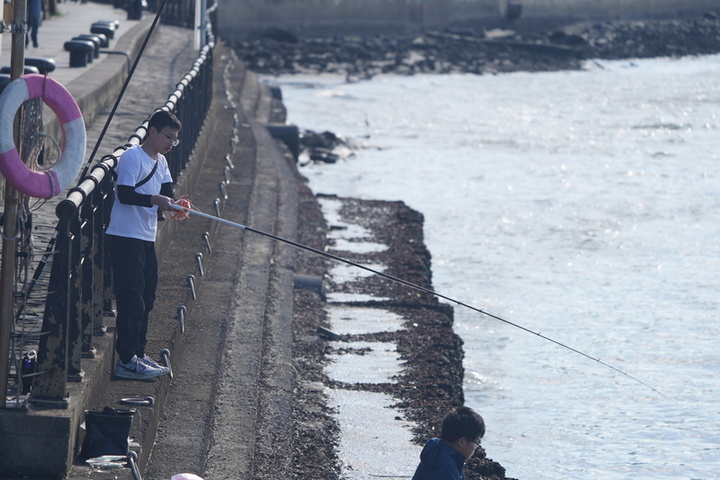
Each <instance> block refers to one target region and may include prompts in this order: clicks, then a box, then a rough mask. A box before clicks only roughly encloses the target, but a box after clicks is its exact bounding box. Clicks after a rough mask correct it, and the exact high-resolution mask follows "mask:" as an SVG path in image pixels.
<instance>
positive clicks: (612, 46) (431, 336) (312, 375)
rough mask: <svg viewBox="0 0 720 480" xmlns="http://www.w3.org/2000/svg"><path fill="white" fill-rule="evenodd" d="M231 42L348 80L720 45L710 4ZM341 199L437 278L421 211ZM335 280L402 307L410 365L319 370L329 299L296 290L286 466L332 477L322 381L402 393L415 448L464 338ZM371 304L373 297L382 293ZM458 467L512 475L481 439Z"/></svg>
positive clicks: (382, 258)
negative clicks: (597, 19) (619, 17)
mask: <svg viewBox="0 0 720 480" xmlns="http://www.w3.org/2000/svg"><path fill="white" fill-rule="evenodd" d="M235 49H236V51H237V52H238V55H239V56H240V57H241V58H242V60H243V61H244V62H245V63H246V64H247V66H248V69H249V70H253V71H255V72H258V73H261V74H264V75H280V74H320V73H332V74H342V75H346V77H347V78H348V81H351V80H356V79H369V78H372V77H373V76H375V75H379V74H416V73H454V72H460V73H473V74H494V73H502V72H511V71H532V72H536V71H551V70H562V69H579V68H582V65H583V63H584V62H585V61H587V60H590V59H628V58H650V57H661V56H685V55H701V54H714V53H717V52H720V20H718V15H717V14H715V13H712V12H708V13H706V14H705V15H704V16H703V17H701V18H695V19H684V20H672V21H670V20H667V21H654V22H624V23H619V22H604V23H593V24H577V25H572V26H568V27H566V28H563V29H556V30H554V31H552V32H542V33H536V34H519V33H517V32H510V31H494V32H481V33H477V32H435V33H427V34H424V35H416V36H412V37H404V38H388V37H379V36H378V37H373V38H332V39H330V38H322V39H320V38H316V39H301V38H298V37H296V36H294V35H292V34H289V33H288V32H281V31H272V32H266V34H265V35H264V36H262V37H260V38H255V39H251V40H247V41H245V42H242V43H241V44H238V45H235ZM301 127H302V126H301ZM301 140H302V143H303V144H302V149H303V153H302V157H301V158H303V159H304V160H305V161H329V162H332V161H335V160H337V159H338V158H339V157H340V156H342V154H339V152H340V151H344V152H347V151H351V150H352V145H351V144H348V143H346V142H345V141H344V139H342V138H340V137H338V136H336V135H335V134H333V133H331V132H324V133H321V134H315V133H314V132H305V133H304V135H303V138H302V139H301ZM299 195H300V198H299V205H300V208H299V216H300V217H299V219H298V220H299V222H298V226H299V232H298V234H299V236H298V241H299V242H300V243H301V244H304V245H308V246H311V247H313V248H316V249H319V250H322V251H326V249H327V248H328V247H329V245H328V244H327V238H328V236H327V233H328V231H329V230H330V229H331V228H332V226H329V225H327V223H326V221H325V219H324V218H323V214H322V211H321V209H320V206H319V203H318V201H317V198H316V197H315V195H314V193H313V192H312V191H310V189H309V188H308V187H307V185H304V186H303V187H302V188H301V192H300V194H299ZM339 200H340V201H341V202H342V204H343V208H342V214H343V215H345V216H347V217H348V218H353V219H354V220H355V221H359V222H360V223H361V224H362V225H363V227H365V228H366V229H367V230H369V231H370V232H371V233H372V236H373V241H376V242H378V243H382V244H386V245H388V246H389V248H388V250H386V251H384V252H380V253H374V254H372V258H371V259H370V260H371V261H372V263H379V264H383V265H386V266H387V271H386V272H387V273H388V274H390V275H393V276H396V277H398V278H401V279H404V280H407V281H409V282H412V283H415V284H418V285H420V286H422V287H425V288H428V289H432V288H433V286H432V271H431V262H430V260H431V256H430V253H429V252H428V251H427V249H426V247H425V245H424V241H423V217H422V214H421V213H419V212H416V211H413V210H412V209H410V208H408V207H407V206H406V205H405V204H403V203H402V202H391V201H387V202H382V201H368V200H359V199H348V198H343V199H339ZM346 258H348V259H349V260H353V261H358V262H361V263H362V262H368V258H367V255H365V257H364V258H362V259H360V258H354V257H353V256H352V254H349V256H348V257H346ZM329 262H330V261H329V260H327V259H325V258H323V257H319V256H312V255H302V256H299V257H298V265H297V271H298V272H303V273H305V274H310V275H316V276H319V277H323V278H326V279H327V278H328V277H327V273H328V269H329V265H328V263H329ZM330 287H331V288H341V289H344V290H343V291H348V293H357V292H364V293H368V292H370V293H375V294H378V295H380V296H382V297H386V298H388V300H387V301H382V302H380V303H382V305H381V306H382V307H383V308H385V309H388V310H391V311H393V312H394V313H397V314H399V315H401V316H402V317H403V318H405V319H406V323H405V326H404V328H403V329H402V330H400V331H398V332H392V333H391V332H384V333H381V334H375V335H380V336H382V337H383V338H382V340H383V341H385V340H387V341H393V342H395V343H396V344H397V345H398V352H399V353H400V355H401V358H402V360H403V362H404V365H405V367H404V368H403V371H402V374H401V375H399V377H398V378H397V381H396V382H395V383H388V384H380V385H377V384H372V385H370V384H355V385H347V384H343V385H337V384H334V383H333V381H332V380H330V379H329V378H328V377H327V375H326V374H325V373H324V366H326V365H327V363H328V361H329V360H328V353H331V352H332V350H333V348H336V347H333V346H331V345H330V342H328V341H327V339H324V338H323V337H322V335H319V334H318V327H328V326H329V323H328V318H327V312H326V309H325V306H326V301H325V299H324V298H323V295H321V294H320V293H318V292H312V291H308V290H296V291H295V295H294V320H295V321H294V338H295V340H294V344H293V348H294V352H293V364H294V366H295V371H296V374H297V377H296V379H297V382H296V386H295V392H294V399H293V416H294V419H293V421H294V439H293V442H292V444H293V452H292V462H291V464H292V472H291V476H293V477H296V478H316V479H335V478H338V477H339V475H340V473H341V471H342V465H341V460H340V459H339V458H338V450H337V448H338V444H339V437H340V434H341V432H340V428H339V426H338V424H337V421H336V420H335V418H334V417H333V411H332V408H331V407H330V406H329V405H328V403H327V398H326V395H325V393H324V392H325V390H326V389H327V388H344V389H358V390H365V391H377V392H381V393H386V394H388V395H392V396H393V397H394V398H396V399H398V403H397V405H395V407H397V408H398V409H399V410H401V411H402V412H403V414H404V416H405V417H406V419H407V420H409V421H412V422H413V423H414V424H415V425H416V429H415V430H414V431H413V435H414V441H415V442H416V443H417V445H418V447H419V446H420V445H422V443H423V442H424V441H425V440H426V439H427V438H429V437H432V436H436V435H437V434H438V424H439V423H438V422H439V420H440V419H441V417H442V415H443V414H444V413H445V412H447V411H448V410H449V409H450V408H452V407H454V406H457V405H462V404H463V403H464V395H463V389H462V386H463V376H464V370H463V365H462V361H463V356H464V352H463V346H462V345H463V343H462V339H461V338H460V337H458V336H457V335H456V334H455V332H454V330H453V308H452V307H451V306H448V305H446V304H442V303H440V302H438V300H437V298H436V297H434V296H432V295H429V294H426V293H423V292H420V291H417V290H413V289H411V288H408V287H407V286H404V285H400V284H397V283H395V282H392V281H390V280H388V279H385V278H382V277H377V276H371V277H364V278H362V279H359V280H357V281H354V282H352V283H351V285H350V286H348V285H347V284H344V285H342V286H341V285H334V284H333V285H330ZM372 303H373V305H374V306H378V302H372ZM364 339H365V340H368V338H364ZM342 340H346V341H353V340H360V339H358V338H341V341H342ZM378 340H379V339H378ZM478 408H480V411H482V409H481V407H478ZM489 428H501V426H492V425H491V426H489ZM490 453H492V452H490ZM465 471H466V475H467V478H468V479H473V480H481V479H486V480H488V479H492V480H500V479H505V478H507V477H505V468H504V467H503V466H501V465H500V464H498V463H497V462H494V461H493V460H491V459H490V458H488V457H487V455H486V452H485V451H484V450H483V449H478V451H477V452H476V454H475V456H474V457H473V458H472V459H471V460H470V461H469V462H468V463H467V465H466V469H465ZM407 474H408V476H410V475H412V472H407Z"/></svg>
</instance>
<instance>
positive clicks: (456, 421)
mask: <svg viewBox="0 0 720 480" xmlns="http://www.w3.org/2000/svg"><path fill="white" fill-rule="evenodd" d="M483 435H485V420H483V418H482V417H481V416H480V414H479V413H477V412H476V411H475V410H473V409H472V408H470V407H457V408H456V409H455V410H453V411H452V412H450V413H448V414H447V415H445V418H444V419H443V422H442V431H441V433H440V438H441V439H443V440H445V441H446V442H448V443H452V442H454V441H456V440H458V439H460V438H467V439H468V440H471V441H473V442H477V441H479V440H480V439H481V438H482V437H483Z"/></svg>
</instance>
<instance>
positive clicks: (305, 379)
mask: <svg viewBox="0 0 720 480" xmlns="http://www.w3.org/2000/svg"><path fill="white" fill-rule="evenodd" d="M332 198H333V199H336V200H338V201H340V202H341V203H342V209H341V211H340V213H341V215H342V216H343V217H345V218H348V219H352V220H353V221H354V222H357V223H359V224H360V225H361V226H362V227H364V228H365V229H366V230H367V231H369V232H370V235H371V238H366V239H365V241H368V242H372V243H379V244H383V245H387V246H388V248H387V250H384V251H382V252H373V253H362V254H361V253H352V252H346V253H343V258H345V259H347V260H350V261H353V262H357V263H360V264H365V265H367V264H373V265H376V264H382V265H384V266H386V267H387V269H386V270H385V273H387V274H388V275H392V276H394V277H398V278H401V279H403V280H406V281H408V282H411V283H414V284H417V285H420V286H421V287H424V288H428V289H432V272H431V262H430V252H429V251H428V250H427V248H426V247H425V244H424V239H423V221H424V220H423V216H422V214H420V213H419V212H416V211H414V210H412V209H410V208H409V207H408V206H406V205H405V204H404V203H403V202H397V201H375V200H359V199H352V198H337V197H332ZM300 205H301V208H300V209H299V211H300V218H299V227H300V231H299V241H300V243H302V244H304V245H308V246H311V247H313V248H316V249H319V250H323V251H326V250H327V248H328V247H331V246H332V245H327V241H326V239H327V232H328V231H329V230H331V229H333V228H336V227H335V226H333V225H327V224H326V221H325V219H324V217H323V213H322V211H321V210H320V206H319V204H318V202H317V199H316V197H315V195H314V194H313V192H311V191H310V190H309V188H307V186H305V187H304V188H303V189H302V191H301V193H300ZM331 262H333V260H328V259H326V258H324V257H320V256H309V255H301V256H299V257H298V263H299V264H298V271H302V272H304V273H307V274H311V275H317V276H321V277H324V278H325V279H326V281H327V278H328V277H327V272H328V269H329V267H330V264H331ZM327 287H328V289H329V290H331V291H333V292H342V293H355V294H365V295H367V294H374V295H377V296H378V297H382V298H385V299H386V300H380V301H368V302H353V305H354V306H366V307H371V308H382V309H384V310H388V311H391V312H393V313H395V314H398V315H400V316H401V317H403V318H404V319H405V323H404V326H403V328H402V329H400V330H398V331H396V332H380V333H370V334H363V335H340V336H339V337H338V338H336V339H335V340H339V342H334V344H335V346H333V345H331V343H330V342H329V341H328V339H327V338H323V336H322V335H320V336H319V335H318V327H323V328H326V329H328V328H329V327H330V325H329V323H328V319H327V311H326V305H327V303H326V300H325V298H324V295H322V294H320V293H318V292H312V291H308V290H299V289H298V290H296V292H295V298H294V319H295V322H294V324H295V331H294V338H295V341H294V344H293V348H294V354H293V360H294V361H293V363H294V365H295V369H296V372H297V374H298V377H297V379H298V381H297V383H296V390H295V395H294V408H293V409H294V422H295V425H296V430H295V438H294V440H295V441H294V442H293V445H294V447H293V462H292V463H293V474H294V475H297V477H298V478H315V479H321V478H324V479H333V478H338V475H339V474H340V472H341V469H342V466H341V460H340V459H339V458H338V452H337V447H338V443H339V435H340V429H339V427H338V425H337V422H336V420H335V419H334V417H333V411H332V407H330V406H328V404H327V398H326V395H325V393H324V391H325V390H326V389H338V388H339V389H345V390H359V391H367V392H375V393H385V394H387V395H389V396H392V397H393V398H395V399H396V400H397V404H396V405H394V407H395V408H397V409H398V410H400V411H402V412H403V414H404V416H405V420H408V421H411V422H413V423H414V424H415V425H416V428H415V429H414V430H413V436H414V441H415V442H416V443H417V445H418V452H419V447H420V446H421V445H422V444H423V443H424V442H425V440H427V439H428V438H430V437H433V436H437V435H438V434H439V430H438V428H439V423H438V422H439V421H440V420H441V419H442V417H443V416H444V414H445V413H446V412H447V411H449V410H450V409H451V408H453V407H455V406H458V405H462V404H463V403H464V394H463V377H464V369H463V364H462V362H463V357H464V351H463V342H462V339H461V338H460V337H459V336H458V335H457V334H456V333H455V332H454V330H453V308H452V307H451V306H449V305H445V304H441V303H439V302H438V299H437V298H436V297H435V296H433V295H430V294H427V293H424V292H422V291H418V290H415V289H412V288H409V287H407V286H405V285H401V284H399V283H397V282H394V281H392V280H390V279H387V278H385V277H380V276H375V275H372V276H364V277H361V278H358V279H357V280H354V281H352V282H349V283H343V284H336V283H334V282H333V281H332V279H330V280H329V284H328V285H327ZM353 341H370V342H372V341H382V342H393V343H395V344H396V345H397V351H398V353H399V355H400V357H401V360H402V363H403V365H404V367H403V369H402V373H401V374H400V375H398V377H397V378H395V379H394V380H395V381H394V382H392V383H380V384H374V383H370V384H368V383H357V384H347V383H340V382H337V381H333V380H331V379H329V378H328V376H327V374H326V373H325V372H324V367H325V366H326V365H327V364H328V354H330V353H338V348H341V347H338V346H337V343H340V344H342V343H343V342H353ZM340 353H342V352H340ZM478 408H479V407H478ZM378 428H380V429H381V428H382V426H381V425H378ZM412 473H413V472H407V475H408V476H411V475H412ZM466 474H467V478H468V479H492V480H500V479H505V478H506V477H505V469H504V468H503V467H502V466H501V465H500V464H498V463H497V462H495V461H493V460H491V459H490V458H487V456H486V452H485V451H484V450H483V449H481V448H479V449H477V451H476V453H475V456H474V457H473V458H472V459H471V460H470V461H469V462H468V464H467V466H466Z"/></svg>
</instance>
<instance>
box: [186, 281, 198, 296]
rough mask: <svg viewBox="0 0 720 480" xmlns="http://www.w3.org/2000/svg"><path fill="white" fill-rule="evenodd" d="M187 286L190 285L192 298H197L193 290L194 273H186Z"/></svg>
mask: <svg viewBox="0 0 720 480" xmlns="http://www.w3.org/2000/svg"><path fill="white" fill-rule="evenodd" d="M187 280H188V286H189V287H190V293H192V297H193V300H197V292H195V275H188V277H187Z"/></svg>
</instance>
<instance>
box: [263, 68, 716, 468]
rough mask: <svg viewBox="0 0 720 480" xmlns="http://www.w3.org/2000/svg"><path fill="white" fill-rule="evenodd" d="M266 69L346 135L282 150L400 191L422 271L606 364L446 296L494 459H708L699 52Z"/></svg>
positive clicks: (709, 266)
mask: <svg viewBox="0 0 720 480" xmlns="http://www.w3.org/2000/svg"><path fill="white" fill-rule="evenodd" d="M272 81H273V82H277V83H279V84H280V85H281V86H282V90H283V97H284V101H285V104H286V105H287V107H288V110H289V121H290V122H292V123H295V124H297V125H299V126H300V127H301V128H304V129H311V130H315V131H324V130H329V131H332V132H334V133H337V134H340V135H346V136H349V137H352V138H354V139H357V140H358V141H360V142H362V143H363V145H364V148H363V149H361V150H359V151H358V152H357V154H356V155H355V156H354V157H353V158H350V159H349V160H348V161H346V162H341V163H338V164H335V165H308V166H305V167H303V169H302V173H303V174H304V175H306V176H307V177H308V178H309V179H310V185H311V187H312V188H313V190H314V191H315V192H317V193H337V194H340V195H342V196H352V197H361V198H373V199H384V200H398V199H400V200H404V201H405V202H406V203H407V204H408V205H410V206H411V207H413V208H415V209H416V210H419V211H420V212H422V213H423V214H424V215H425V219H426V224H425V235H426V243H427V245H428V248H429V249H430V251H431V252H432V255H433V274H434V279H433V283H434V286H435V289H436V290H437V291H439V292H442V293H443V294H445V295H448V296H450V297H453V298H456V299H458V300H461V301H464V302H466V303H470V304H472V305H474V306H477V307H479V308H482V309H484V310H486V311H489V312H491V313H493V314H496V315H499V316H501V317H502V318H504V319H506V320H509V321H512V322H514V323H517V324H520V325H522V326H523V327H526V328H528V329H530V330H532V331H534V332H539V333H540V334H542V335H544V336H547V337H550V338H552V339H554V340H556V341H558V342H561V343H563V344H566V345H568V346H570V347H572V348H574V349H578V350H580V351H582V352H584V353H586V354H588V355H590V356H591V357H593V358H596V359H599V360H601V361H602V362H606V363H608V364H610V365H612V366H613V367H615V368H617V369H619V370H621V371H622V372H624V373H625V374H627V375H625V374H622V373H618V372H617V371H615V370H613V369H611V368H607V367H605V366H603V365H601V364H600V363H598V362H596V361H594V360H592V359H588V358H586V357H583V356H581V355H579V354H577V353H574V352H571V351H569V350H567V349H565V348H562V347H560V346H558V345H556V344H553V343H551V342H548V341H546V340H543V339H542V338H540V337H538V336H536V335H534V334H532V333H528V332H525V331H522V330H520V329H518V328H515V327H513V326H511V325H507V324H504V323H502V322H499V321H497V320H493V319H491V318H488V317H486V316H483V315H480V314H478V313H475V312H472V311H470V310H468V309H464V308H460V307H456V309H455V314H456V329H457V332H458V333H459V334H460V335H461V336H462V337H463V339H464V340H465V350H466V359H465V368H466V381H465V397H466V404H468V405H470V406H472V407H474V408H476V409H477V410H479V411H480V412H481V413H482V414H483V416H484V417H485V420H486V422H487V425H488V433H487V435H486V437H485V439H484V440H483V444H484V446H485V448H486V450H487V452H488V455H489V456H490V457H491V458H493V459H495V460H497V461H499V462H500V463H501V464H502V465H504V466H505V467H506V469H507V475H508V476H512V477H517V478H519V479H521V480H529V479H558V478H573V479H587V480H597V479H600V478H602V479H604V480H608V479H610V480H613V479H618V480H619V479H665V478H667V479H708V478H720V473H719V472H720V401H719V400H720V322H718V318H719V317H720V301H719V296H718V289H719V288H720V278H719V276H718V272H719V271H720V250H719V248H718V239H720V223H719V222H718V209H719V207H720V202H719V201H718V192H720V173H719V172H720V169H719V168H718V167H719V166H718V160H719V159H720V153H718V152H719V151H720V118H719V115H720V113H719V112H720V86H719V85H720V56H711V57H699V58H688V59H682V60H672V59H656V60H643V61H635V62H629V61H623V62H590V63H588V65H587V68H586V69H585V70H584V71H577V72H557V73H536V74H528V73H515V74H506V75H497V76H469V75H452V76H414V77H382V78H375V79H373V80H372V81H366V82H358V83H350V84H348V83H345V82H344V79H340V78H331V77H306V78H299V77H282V78H279V79H272ZM628 375H629V376H632V377H634V378H637V379H639V380H640V381H641V382H643V383H645V384H646V385H642V384H640V383H638V382H636V381H635V380H633V379H632V378H630V377H629V376H628Z"/></svg>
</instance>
